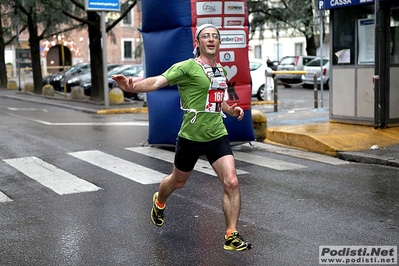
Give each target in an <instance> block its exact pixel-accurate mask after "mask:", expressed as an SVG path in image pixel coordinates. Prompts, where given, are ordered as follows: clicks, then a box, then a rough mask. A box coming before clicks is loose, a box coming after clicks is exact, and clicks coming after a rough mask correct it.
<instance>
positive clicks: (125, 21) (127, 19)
mask: <svg viewBox="0 0 399 266" xmlns="http://www.w3.org/2000/svg"><path fill="white" fill-rule="evenodd" d="M122 12H123V11H122ZM133 19H134V16H133V9H132V10H130V11H129V13H127V15H126V16H125V17H124V18H123V20H122V26H133Z"/></svg>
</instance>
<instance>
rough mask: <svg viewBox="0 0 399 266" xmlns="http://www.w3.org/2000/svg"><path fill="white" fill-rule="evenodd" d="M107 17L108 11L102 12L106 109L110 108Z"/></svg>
mask: <svg viewBox="0 0 399 266" xmlns="http://www.w3.org/2000/svg"><path fill="white" fill-rule="evenodd" d="M105 17H106V12H105V11H102V12H101V37H102V40H103V52H102V55H103V80H104V104H105V109H108V108H109V95H108V94H109V91H108V77H107V35H106V31H105Z"/></svg>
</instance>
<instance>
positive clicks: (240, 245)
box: [223, 231, 252, 251]
mask: <svg viewBox="0 0 399 266" xmlns="http://www.w3.org/2000/svg"><path fill="white" fill-rule="evenodd" d="M223 248H224V249H225V250H236V251H242V250H248V249H251V248H252V245H251V244H249V243H247V242H245V241H244V239H243V238H242V237H241V236H240V234H239V233H238V232H237V231H234V232H232V233H231V235H230V236H229V237H228V238H225V242H224V246H223Z"/></svg>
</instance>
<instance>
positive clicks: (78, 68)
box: [43, 63, 90, 91]
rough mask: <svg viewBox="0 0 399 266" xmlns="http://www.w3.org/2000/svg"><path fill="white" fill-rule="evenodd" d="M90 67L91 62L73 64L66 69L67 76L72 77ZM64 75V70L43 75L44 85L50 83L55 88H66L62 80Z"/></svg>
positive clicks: (60, 89)
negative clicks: (62, 85)
mask: <svg viewBox="0 0 399 266" xmlns="http://www.w3.org/2000/svg"><path fill="white" fill-rule="evenodd" d="M88 69H90V63H80V64H76V65H73V66H72V67H71V68H69V69H68V70H66V71H65V76H67V77H70V76H73V75H76V74H80V73H83V72H86V71H87V70H88ZM63 77H64V72H59V73H55V74H52V75H48V76H45V77H43V85H46V84H50V85H52V86H53V87H54V90H59V91H63V90H64V88H63V87H61V85H60V81H61V79H62V78H63Z"/></svg>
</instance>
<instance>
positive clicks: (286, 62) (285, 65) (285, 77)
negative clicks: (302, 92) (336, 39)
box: [276, 55, 316, 88]
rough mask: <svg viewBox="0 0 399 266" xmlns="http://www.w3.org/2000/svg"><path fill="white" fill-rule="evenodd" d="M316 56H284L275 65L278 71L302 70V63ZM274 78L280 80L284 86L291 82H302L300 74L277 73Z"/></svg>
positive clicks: (287, 86)
mask: <svg viewBox="0 0 399 266" xmlns="http://www.w3.org/2000/svg"><path fill="white" fill-rule="evenodd" d="M315 58H316V56H303V55H296V56H285V57H283V58H282V59H281V60H280V63H279V65H278V66H277V70H278V71H288V70H289V71H299V70H303V67H304V65H306V64H307V63H308V62H309V61H311V60H313V59H315ZM276 78H277V79H279V80H280V81H281V83H282V84H283V85H284V87H286V88H289V87H291V85H292V84H297V83H301V82H302V75H300V74H298V75H297V74H277V75H276Z"/></svg>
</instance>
